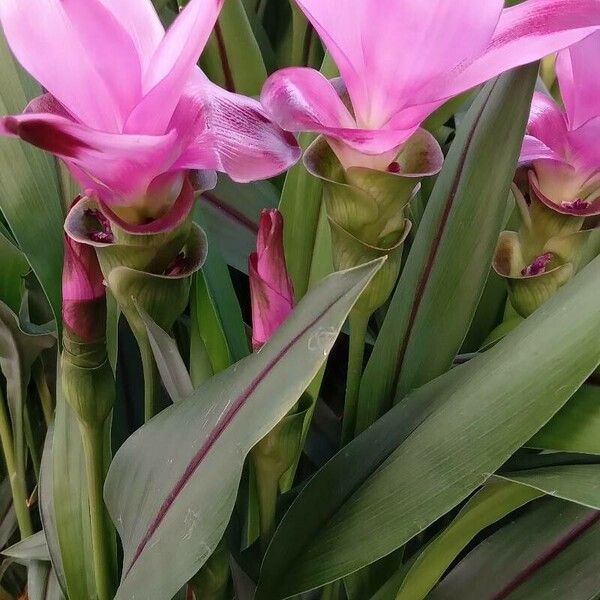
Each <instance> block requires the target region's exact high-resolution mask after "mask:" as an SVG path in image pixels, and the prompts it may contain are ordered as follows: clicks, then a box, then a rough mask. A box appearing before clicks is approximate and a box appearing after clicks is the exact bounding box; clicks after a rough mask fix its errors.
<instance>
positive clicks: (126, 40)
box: [0, 0, 301, 215]
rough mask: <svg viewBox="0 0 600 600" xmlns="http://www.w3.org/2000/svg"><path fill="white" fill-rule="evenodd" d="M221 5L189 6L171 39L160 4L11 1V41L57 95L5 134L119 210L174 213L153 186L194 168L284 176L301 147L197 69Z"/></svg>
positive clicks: (33, 106) (198, 2) (239, 176)
mask: <svg viewBox="0 0 600 600" xmlns="http://www.w3.org/2000/svg"><path fill="white" fill-rule="evenodd" d="M223 2H224V0H190V2H188V3H187V4H186V6H185V8H184V9H183V10H182V11H181V13H180V14H179V15H178V17H177V18H176V19H175V21H174V23H173V24H172V25H171V27H170V28H169V29H168V31H166V32H165V30H164V29H163V26H162V25H161V22H160V20H159V18H158V15H157V14H156V11H155V9H154V7H153V6H152V2H151V0H136V1H135V2H133V1H131V2H130V1H129V0H128V2H126V3H125V4H126V5H127V6H124V3H122V2H116V1H115V0H85V1H84V2H83V1H79V0H76V1H65V0H31V1H29V2H23V1H21V0H3V1H2V2H1V3H0V21H1V24H2V28H3V30H4V34H5V36H6V39H7V41H8V43H9V45H10V47H11V49H12V51H13V53H14V54H15V56H16V58H17V59H18V60H19V62H20V63H21V64H22V65H23V66H24V67H25V69H26V70H27V71H29V73H30V74H31V75H32V76H33V77H34V78H35V79H37V81H38V82H39V83H40V84H41V86H42V87H44V88H45V89H46V90H48V93H46V94H44V95H42V96H40V97H39V98H36V99H35V100H33V101H32V102H31V103H30V104H29V106H27V108H26V109H25V112H24V114H21V115H13V116H7V117H4V118H0V135H6V136H11V137H20V138H22V139H23V140H24V141H26V142H29V143H31V144H34V145H36V146H38V147H40V148H42V149H44V150H47V151H48V152H51V153H53V154H55V155H56V156H57V157H59V158H61V159H62V160H63V161H64V162H65V164H66V165H67V167H68V168H69V170H70V171H71V173H72V175H73V176H74V178H75V179H76V180H77V181H78V182H79V184H80V185H81V187H82V188H83V189H84V190H93V191H94V193H96V194H97V195H98V197H99V198H100V200H101V201H102V202H103V204H104V205H110V206H111V207H116V206H121V207H129V206H132V205H135V206H137V207H138V208H139V207H140V206H141V207H144V206H145V205H147V203H156V202H158V203H159V206H160V204H161V202H162V204H168V203H169V202H172V201H173V200H174V198H172V197H167V198H164V199H162V198H158V199H157V198H156V197H155V196H153V194H152V185H153V182H155V181H156V180H157V179H160V180H161V181H162V182H163V183H165V182H166V183H168V181H169V178H170V177H172V178H177V177H178V176H179V174H181V173H182V172H185V171H187V170H216V171H222V172H225V173H227V174H228V175H229V176H230V177H231V178H232V179H234V180H235V181H239V182H248V181H253V180H257V179H265V178H268V177H272V176H274V175H277V174H278V173H280V172H282V171H285V170H286V169H287V168H288V167H290V166H291V165H292V164H294V163H295V162H296V161H297V160H298V159H299V158H300V154H301V151H300V148H299V146H298V144H297V143H296V140H295V139H294V137H293V136H292V135H291V134H290V133H289V132H286V131H283V130H282V129H281V128H280V127H279V126H278V125H276V124H274V123H273V122H272V121H271V120H270V119H269V118H268V117H267V114H266V113H265V111H264V109H263V108H262V106H261V105H260V103H259V102H257V101H256V100H253V99H251V98H247V97H244V96H241V95H238V94H234V93H231V92H228V91H225V90H223V89H221V88H219V87H218V86H216V85H215V84H213V83H211V82H210V81H209V80H208V78H207V77H206V76H205V75H204V74H203V73H202V72H201V71H200V69H198V68H197V67H196V63H197V61H198V58H199V56H200V54H201V52H202V50H203V48H204V45H205V44H206V42H207V40H208V37H209V35H210V33H211V31H212V29H213V26H214V24H215V22H216V20H217V17H218V15H219V12H220V10H221V8H222V6H223ZM32 13H34V14H35V18H32V17H31V14H32ZM163 191H164V192H165V193H167V192H168V191H169V186H168V185H165V186H164V189H163ZM173 193H175V194H176V193H178V192H173ZM154 212H155V211H152V210H149V211H148V213H149V214H151V215H152V214H154Z"/></svg>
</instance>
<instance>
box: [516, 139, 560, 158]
mask: <svg viewBox="0 0 600 600" xmlns="http://www.w3.org/2000/svg"><path fill="white" fill-rule="evenodd" d="M540 159H548V160H556V161H560V162H564V161H563V159H562V158H561V156H560V155H559V154H557V153H556V152H554V150H552V149H551V148H548V146H546V144H544V142H542V141H540V140H538V139H537V138H535V137H533V136H531V135H526V136H525V139H524V140H523V146H522V148H521V156H520V157H519V163H520V164H527V163H531V162H533V161H534V160H540Z"/></svg>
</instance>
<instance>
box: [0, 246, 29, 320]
mask: <svg viewBox="0 0 600 600" xmlns="http://www.w3.org/2000/svg"><path fill="white" fill-rule="evenodd" d="M28 270H29V265H28V264H27V260H26V259H25V256H23V253H22V252H21V251H20V250H19V249H18V248H16V247H15V246H14V245H13V244H12V243H11V242H10V240H8V239H7V238H5V237H4V236H0V300H1V301H2V302H4V303H5V304H6V305H7V306H8V307H9V308H10V309H11V310H12V311H13V312H16V313H18V312H19V308H20V306H21V293H22V287H23V285H22V283H23V281H22V280H23V277H24V276H25V275H26V274H27V271H28Z"/></svg>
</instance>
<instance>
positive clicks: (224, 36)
mask: <svg viewBox="0 0 600 600" xmlns="http://www.w3.org/2000/svg"><path fill="white" fill-rule="evenodd" d="M182 4H183V2H182ZM200 64H201V65H202V68H203V69H204V72H205V73H206V74H207V75H208V77H209V78H210V79H211V80H212V81H214V82H215V83H216V84H218V85H220V86H221V87H223V88H225V89H227V90H229V91H230V92H237V93H238V94H245V95H246V96H258V95H259V94H260V90H261V88H262V85H263V83H264V82H265V79H266V78H267V70H266V68H265V63H264V61H263V58H262V55H261V53H260V48H259V46H258V42H257V41H256V38H255V37H254V33H253V31H252V27H251V25H250V21H249V20H248V15H247V14H246V10H245V9H244V5H243V4H242V0H227V2H225V3H224V5H223V9H222V10H221V13H220V15H219V18H218V19H217V22H216V24H215V28H214V31H213V33H212V35H211V36H210V39H209V40H208V43H207V44H206V47H205V48H204V52H203V54H202V58H201V59H200Z"/></svg>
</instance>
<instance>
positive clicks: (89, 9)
mask: <svg viewBox="0 0 600 600" xmlns="http://www.w3.org/2000/svg"><path fill="white" fill-rule="evenodd" d="M61 4H62V7H63V8H64V10H65V12H66V14H67V16H68V17H69V20H70V21H71V23H72V24H73V27H74V29H75V31H76V33H77V36H78V38H79V40H80V41H81V43H82V44H83V45H84V46H85V48H86V49H87V51H88V54H89V56H90V58H91V61H92V63H93V64H94V68H95V70H96V73H97V74H98V76H99V78H100V79H102V81H104V82H105V83H106V86H107V88H108V90H109V92H110V94H111V96H112V98H113V108H114V110H115V112H116V113H117V115H118V117H119V118H118V126H119V129H118V131H121V130H122V128H123V125H124V124H125V121H126V119H127V117H128V116H129V113H130V112H131V110H132V109H133V107H134V106H135V105H136V104H137V102H138V101H139V100H140V99H141V92H142V88H141V79H142V72H141V66H140V60H139V56H138V52H137V48H136V46H135V45H134V43H133V40H132V38H131V37H130V35H129V33H128V32H127V31H126V30H125V29H123V26H122V25H121V23H120V22H119V21H118V20H117V19H116V18H115V16H114V15H113V13H111V12H110V11H109V10H107V8H106V7H105V6H104V5H103V4H102V2H100V1H99V0H85V2H82V0H61ZM63 43H66V44H68V43H69V40H64V41H63Z"/></svg>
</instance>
